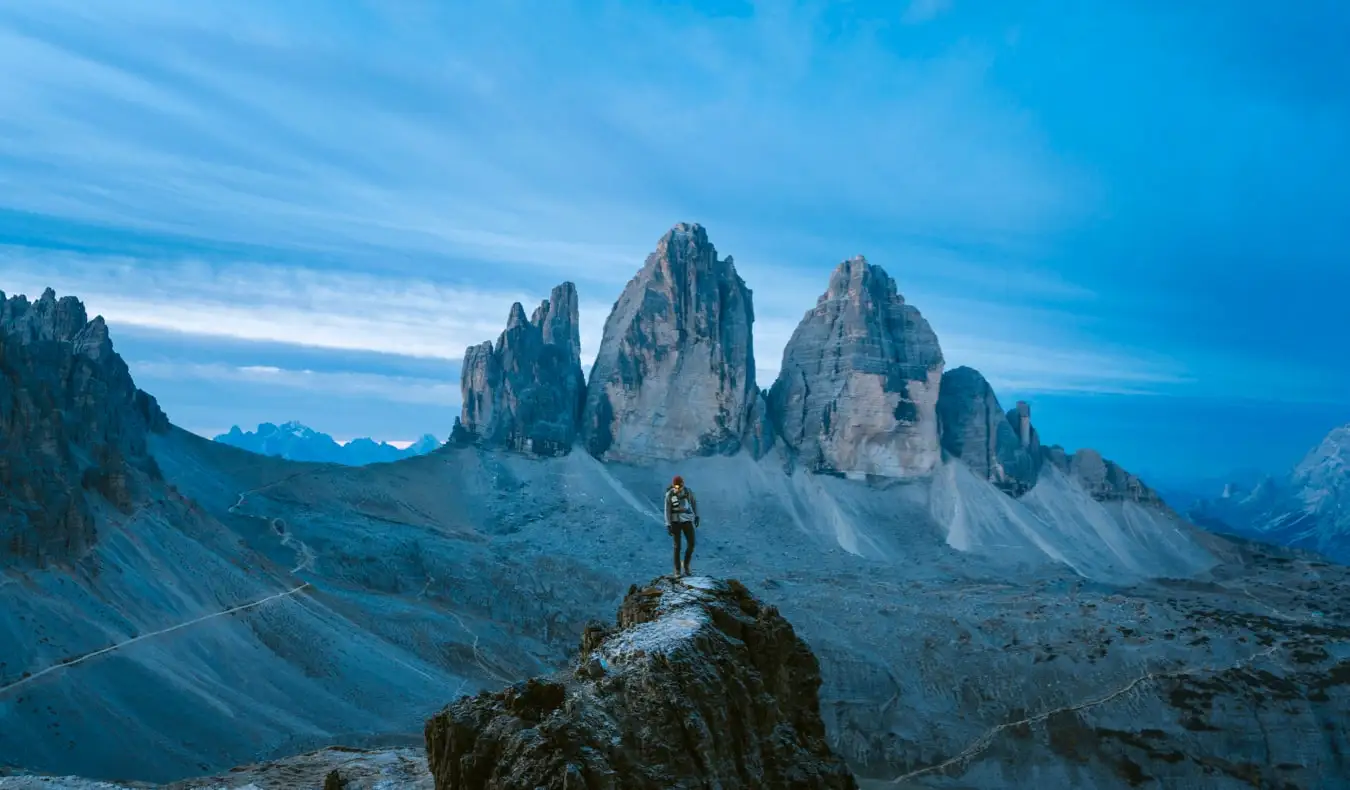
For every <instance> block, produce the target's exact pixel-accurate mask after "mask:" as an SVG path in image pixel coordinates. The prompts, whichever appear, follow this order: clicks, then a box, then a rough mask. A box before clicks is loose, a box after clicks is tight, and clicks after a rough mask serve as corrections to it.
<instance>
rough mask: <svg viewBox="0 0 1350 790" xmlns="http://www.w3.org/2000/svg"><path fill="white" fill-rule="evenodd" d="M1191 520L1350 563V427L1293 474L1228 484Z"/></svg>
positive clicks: (1192, 510) (1201, 503)
mask: <svg viewBox="0 0 1350 790" xmlns="http://www.w3.org/2000/svg"><path fill="white" fill-rule="evenodd" d="M1216 488H1219V487H1218V486H1216ZM1186 516H1187V517H1188V518H1190V519H1191V520H1192V521H1193V522H1195V523H1196V524H1198V525H1200V526H1202V527H1205V528H1207V529H1212V530H1214V531H1216V532H1227V533H1231V534H1235V535H1240V536H1242V537H1246V538H1251V539H1253V540H1259V541H1261V542H1263V543H1275V544H1279V545H1284V546H1291V547H1294V548H1300V549H1311V550H1312V551H1316V552H1319V553H1322V554H1325V555H1326V556H1328V557H1331V558H1332V559H1335V560H1337V561H1339V562H1350V425H1343V426H1341V427H1340V428H1337V429H1335V430H1334V431H1332V432H1331V433H1329V434H1327V436H1326V438H1325V439H1323V440H1322V441H1321V443H1320V444H1318V445H1317V446H1316V447H1314V448H1313V449H1312V450H1311V451H1309V452H1308V454H1307V455H1306V456H1305V457H1304V458H1303V460H1302V461H1300V462H1299V463H1298V465H1297V466H1295V467H1294V468H1293V470H1291V471H1290V472H1289V473H1288V474H1286V475H1282V476H1278V477H1276V476H1272V475H1264V476H1260V477H1258V478H1256V479H1250V478H1249V479H1237V480H1234V481H1230V482H1227V483H1225V484H1224V485H1223V486H1222V488H1221V490H1216V491H1214V492H1213V493H1211V494H1210V495H1209V496H1206V497H1205V498H1202V499H1200V500H1198V501H1196V502H1194V503H1193V504H1192V505H1191V506H1190V507H1189V508H1187V509H1186Z"/></svg>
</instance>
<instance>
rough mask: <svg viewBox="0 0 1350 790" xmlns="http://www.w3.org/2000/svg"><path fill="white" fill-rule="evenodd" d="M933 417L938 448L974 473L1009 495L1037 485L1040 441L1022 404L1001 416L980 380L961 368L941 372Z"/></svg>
mask: <svg viewBox="0 0 1350 790" xmlns="http://www.w3.org/2000/svg"><path fill="white" fill-rule="evenodd" d="M937 413H938V422H939V424H940V426H941V432H942V448H943V449H944V450H946V451H947V452H948V453H949V454H950V455H952V456H954V457H956V458H960V459H961V460H962V461H964V462H965V464H966V465H967V466H969V467H970V468H971V470H972V471H974V472H975V473H976V474H978V475H980V476H981V477H983V478H985V479H986V480H988V481H990V482H991V483H993V484H994V485H996V486H998V487H999V488H1001V489H1002V490H1004V491H1005V492H1007V493H1009V494H1011V495H1013V496H1021V495H1022V494H1024V493H1026V492H1027V491H1029V490H1031V488H1032V486H1034V485H1036V478H1037V476H1038V475H1039V473H1040V466H1041V455H1040V438H1039V437H1038V436H1037V435H1036V429H1035V428H1033V427H1032V425H1031V407H1030V406H1029V405H1027V404H1026V403H1025V402H1019V403H1018V404H1017V407H1016V408H1014V409H1012V410H1011V411H1009V412H1007V413H1006V414H1005V413H1004V411H1003V408H1002V407H1001V406H999V403H998V396H996V395H995V394H994V389H993V387H991V386H989V382H988V381H987V380H985V378H984V376H982V375H980V372H979V371H977V370H975V369H974V368H968V367H959V368H954V369H952V370H949V371H947V372H946V373H944V374H942V391H941V393H940V394H939V396H938V404H937Z"/></svg>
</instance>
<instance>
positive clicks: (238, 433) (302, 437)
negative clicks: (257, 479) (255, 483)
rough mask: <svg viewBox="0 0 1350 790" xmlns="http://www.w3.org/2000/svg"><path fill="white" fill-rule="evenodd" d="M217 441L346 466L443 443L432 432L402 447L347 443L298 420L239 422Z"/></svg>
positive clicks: (393, 458) (394, 457)
mask: <svg viewBox="0 0 1350 790" xmlns="http://www.w3.org/2000/svg"><path fill="white" fill-rule="evenodd" d="M213 441H217V442H220V443H221V444H228V445H230V446H231V447H238V448H239V449H241V450H248V451H249V452H253V453H258V454H259V455H271V456H275V457H277V458H285V459H286V460H288V461H308V462H311V463H328V464H343V465H345V466H365V465H366V464H379V463H389V462H391V461H397V460H398V459H400V458H410V457H412V456H414V455H423V454H425V453H429V452H431V451H432V450H435V449H436V448H437V447H440V446H441V444H442V442H441V441H440V440H439V439H437V438H436V437H435V436H432V435H431V434H426V435H424V436H423V437H422V438H421V439H419V440H417V441H416V442H414V443H412V444H411V445H408V446H407V447H402V448H400V447H395V446H394V445H392V444H389V443H387V442H376V441H374V440H373V439H369V438H360V439H353V440H352V441H350V442H347V443H346V444H339V443H338V442H337V441H336V440H335V439H334V438H333V437H332V436H329V435H328V434H326V433H323V432H322V431H316V430H314V429H313V428H310V427H309V426H307V425H302V424H300V423H298V422H294V421H292V422H287V423H283V424H281V425H275V424H273V423H270V422H265V423H262V424H260V425H259V426H258V429H257V430H256V431H244V430H240V428H239V426H238V425H235V426H232V427H231V428H230V430H229V431H228V432H227V433H222V434H220V435H218V436H216V437H215V438H214V440H213Z"/></svg>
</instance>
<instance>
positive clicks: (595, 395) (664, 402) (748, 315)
mask: <svg viewBox="0 0 1350 790" xmlns="http://www.w3.org/2000/svg"><path fill="white" fill-rule="evenodd" d="M754 320H755V315H754V308H753V306H752V301H751V292H750V289H749V288H747V287H746V285H745V281H744V280H742V279H741V277H740V275H738V274H737V273H736V267H735V265H734V263H733V261H732V259H731V258H730V257H729V256H728V257H726V258H718V256H717V249H716V248H715V247H714V246H713V245H712V243H711V242H710V241H709V240H708V235H707V232H706V231H705V230H704V229H703V227H702V226H701V225H698V224H696V223H692V224H691V223H684V222H681V223H679V224H677V225H676V226H675V227H674V228H672V229H671V230H670V231H668V232H667V233H666V234H665V235H664V236H662V237H661V240H660V241H659V242H658V243H657V245H656V250H655V251H653V252H652V253H651V254H650V255H648V256H647V259H646V261H645V262H644V264H643V266H642V269H641V270H640V271H639V272H638V273H637V275H636V276H635V277H634V278H633V279H632V280H630V281H629V282H628V285H627V287H625V288H624V290H623V293H622V294H620V296H619V299H618V300H617V301H616V302H615V303H614V309H613V311H612V312H611V313H610V315H609V318H608V320H606V322H605V330H604V335H603V338H602V339H601V342H600V350H599V353H598V354H597V355H596V359H595V364H594V366H593V367H592V368H591V376H590V382H589V383H588V386H587V390H586V408H585V412H584V415H583V418H582V430H583V435H584V437H585V441H586V446H587V449H588V450H589V451H590V452H591V454H593V455H595V456H596V457H598V458H602V459H609V460H629V461H638V462H646V461H655V460H679V459H683V458H689V457H693V456H698V455H713V454H728V455H729V454H734V453H735V452H737V451H739V450H740V448H741V447H742V446H743V444H744V442H745V441H746V440H747V437H749V436H752V435H753V434H754V433H755V432H754V430H752V426H753V425H754V424H755V420H754V418H753V409H754V404H755V402H756V401H757V399H758V397H759V388H758V387H757V386H756V384H755V357H754V341H753V338H752V336H751V326H752V325H753V323H754ZM751 445H752V447H759V446H760V445H758V444H756V443H755V442H754V441H752V442H751Z"/></svg>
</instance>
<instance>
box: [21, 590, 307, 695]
mask: <svg viewBox="0 0 1350 790" xmlns="http://www.w3.org/2000/svg"><path fill="white" fill-rule="evenodd" d="M309 586H310V585H309V582H305V583H304V584H301V585H299V586H298V587H292V588H291V589H289V590H286V591H285V592H279V593H274V594H272V595H269V596H267V597H266V598H259V599H258V600H256V601H251V602H249V603H244V604H240V605H238V606H231V607H230V608H229V609H224V610H221V611H219V612H212V613H211V614H206V615H202V616H201V617H197V618H194V619H192V620H188V621H186V622H182V623H179V624H178V625H173V626H169V627H168V628H161V629H160V630H158V631H151V632H150V633H148V634H141V635H140V636H134V637H132V638H130V639H127V640H125V641H123V642H118V643H117V644H115V645H111V646H109V647H105V648H103V649H102V650H95V651H94V652H92V653H85V654H84V655H82V656H80V657H79V658H74V659H65V660H64V661H62V662H60V663H59V664H54V665H52V666H50V667H47V668H46V669H44V670H42V671H40V672H34V673H33V674H31V675H29V676H27V677H24V678H20V679H19V680H16V681H14V682H13V683H9V684H7V685H4V686H0V695H3V694H5V693H7V692H9V691H13V690H14V689H17V688H20V687H22V686H25V685H27V684H29V683H32V682H33V681H35V680H37V679H38V678H40V677H42V676H44V675H49V674H51V673H53V672H57V671H59V670H62V669H66V668H68V667H73V666H75V665H76V664H83V663H84V662H86V661H88V660H90V659H93V658H98V657H99V656H102V655H106V654H108V653H112V652H114V651H116V650H121V649H122V648H124V647H126V646H128V645H133V644H135V643H137V642H141V641H144V640H146V639H150V638H151V637H156V636H162V635H164V634H168V633H172V632H174V631H178V630H181V629H183V628H187V627H188V626H190V625H196V624H197V623H203V622H206V621H207V620H211V619H214V618H216V617H224V616H225V615H228V614H234V613H235V612H243V611H246V610H248V609H253V608H255V607H258V606H262V605H263V604H265V603H270V602H271V601H276V600H280V599H282V598H289V597H290V596H292V595H295V594H296V593H299V592H300V591H302V590H304V589H306V588H308V587H309Z"/></svg>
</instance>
